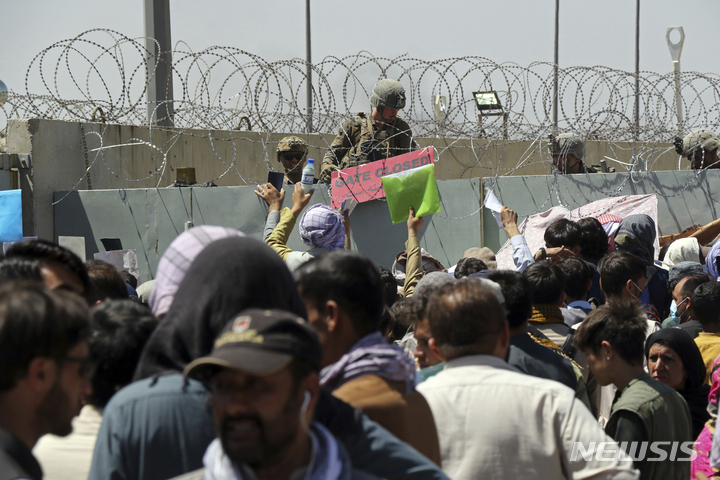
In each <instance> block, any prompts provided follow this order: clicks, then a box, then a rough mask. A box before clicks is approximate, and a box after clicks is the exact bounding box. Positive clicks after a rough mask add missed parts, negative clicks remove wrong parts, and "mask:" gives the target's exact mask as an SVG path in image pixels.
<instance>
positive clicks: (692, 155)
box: [675, 128, 720, 170]
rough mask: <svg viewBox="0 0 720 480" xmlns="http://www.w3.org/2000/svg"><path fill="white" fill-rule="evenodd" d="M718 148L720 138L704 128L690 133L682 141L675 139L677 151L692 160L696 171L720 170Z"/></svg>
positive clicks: (691, 162)
mask: <svg viewBox="0 0 720 480" xmlns="http://www.w3.org/2000/svg"><path fill="white" fill-rule="evenodd" d="M718 146H720V137H718V136H717V135H715V134H714V133H713V132H711V131H710V130H705V129H702V128H701V129H699V130H695V131H694V132H690V133H688V134H687V135H686V136H685V138H683V139H682V141H681V140H680V139H679V138H676V139H675V151H677V152H678V153H679V154H680V155H682V156H683V157H686V158H687V159H688V160H690V164H691V166H692V168H693V169H694V170H700V169H702V168H720V159H718V154H717V149H718Z"/></svg>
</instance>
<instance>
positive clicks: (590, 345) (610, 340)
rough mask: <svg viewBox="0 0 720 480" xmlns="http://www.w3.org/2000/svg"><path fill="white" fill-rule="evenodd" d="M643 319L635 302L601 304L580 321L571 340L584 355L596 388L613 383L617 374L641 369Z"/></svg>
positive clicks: (645, 325) (640, 309) (640, 310)
mask: <svg viewBox="0 0 720 480" xmlns="http://www.w3.org/2000/svg"><path fill="white" fill-rule="evenodd" d="M646 328H647V317H646V316H645V312H644V311H643V308H642V305H641V304H640V303H639V302H637V301H629V300H621V301H618V302H617V303H613V304H612V305H603V306H601V307H599V308H598V309H596V310H593V311H592V312H590V314H589V315H588V316H587V318H585V320H583V322H582V323H581V324H580V327H579V328H578V329H577V332H576V333H575V338H574V344H575V346H576V347H577V348H578V349H580V350H582V351H583V352H585V355H587V358H588V367H590V371H592V373H593V375H594V376H595V378H597V381H598V383H599V384H600V385H602V386H604V385H609V384H611V383H615V382H614V378H615V374H616V373H617V372H618V371H623V370H626V369H627V367H628V366H642V364H643V356H644V351H643V348H644V345H645V330H646Z"/></svg>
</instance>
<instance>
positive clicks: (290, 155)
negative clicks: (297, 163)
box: [283, 153, 305, 162]
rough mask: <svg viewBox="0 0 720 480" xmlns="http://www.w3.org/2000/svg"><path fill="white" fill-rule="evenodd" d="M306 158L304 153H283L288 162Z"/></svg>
mask: <svg viewBox="0 0 720 480" xmlns="http://www.w3.org/2000/svg"><path fill="white" fill-rule="evenodd" d="M304 156H305V154H304V153H283V158H284V159H285V160H286V161H288V162H289V161H290V160H292V159H293V158H294V159H296V160H302V159H303V157H304Z"/></svg>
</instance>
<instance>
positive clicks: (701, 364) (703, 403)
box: [645, 328, 710, 438]
mask: <svg viewBox="0 0 720 480" xmlns="http://www.w3.org/2000/svg"><path fill="white" fill-rule="evenodd" d="M659 340H662V341H664V342H665V343H667V345H668V347H670V348H672V349H673V350H674V351H675V353H677V354H678V356H679V357H680V359H681V360H682V362H683V367H684V368H685V373H686V374H687V379H686V380H685V388H684V389H682V390H678V391H677V392H678V393H679V394H680V395H682V397H683V398H684V399H685V402H687V404H688V407H689V408H690V417H691V419H692V430H693V437H694V438H697V436H698V435H700V431H702V428H703V425H705V422H706V421H707V420H708V419H709V418H710V414H709V413H708V411H707V406H708V394H709V393H710V385H708V384H706V383H705V376H706V370H707V369H706V368H705V361H704V360H703V357H702V354H701V353H700V349H699V348H698V346H697V344H696V343H695V340H694V339H693V337H692V336H691V335H690V334H689V333H687V332H686V331H685V330H681V329H679V328H663V329H662V330H658V331H657V332H655V333H653V334H652V335H650V336H649V337H648V338H647V341H646V342H645V359H647V358H648V357H649V355H650V348H652V346H653V345H654V344H655V343H657V342H658V341H659Z"/></svg>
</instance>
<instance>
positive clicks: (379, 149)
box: [320, 79, 417, 183]
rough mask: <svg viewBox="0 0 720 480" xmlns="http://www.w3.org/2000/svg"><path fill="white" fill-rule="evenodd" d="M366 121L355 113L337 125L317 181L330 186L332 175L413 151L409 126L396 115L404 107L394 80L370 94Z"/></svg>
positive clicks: (402, 95)
mask: <svg viewBox="0 0 720 480" xmlns="http://www.w3.org/2000/svg"><path fill="white" fill-rule="evenodd" d="M370 105H372V107H373V110H372V113H371V114H370V117H369V118H368V117H367V116H366V115H365V114H364V113H362V112H361V113H358V114H357V115H355V116H354V117H353V118H351V119H350V120H346V121H345V122H343V124H342V125H340V128H339V129H338V134H337V136H336V137H335V140H333V142H332V144H331V145H330V149H329V150H328V151H327V153H326V154H325V157H324V158H323V161H322V167H321V170H320V181H321V182H323V183H330V179H331V176H332V172H334V171H335V170H344V169H346V168H349V167H357V166H358V165H364V164H366V163H370V162H374V161H376V160H382V159H385V158H389V157H394V156H396V155H402V154H403V153H408V152H410V151H412V150H415V149H416V148H417V145H416V144H415V142H414V141H413V139H412V130H410V126H409V125H408V124H407V123H405V121H403V120H402V119H401V118H400V117H398V116H397V113H398V110H402V109H403V108H404V107H405V89H404V88H403V86H402V85H401V84H400V82H398V81H397V80H390V79H384V80H380V81H379V82H377V83H376V84H375V86H374V87H373V89H372V93H371V94H370Z"/></svg>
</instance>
